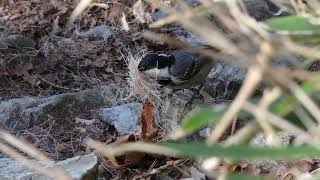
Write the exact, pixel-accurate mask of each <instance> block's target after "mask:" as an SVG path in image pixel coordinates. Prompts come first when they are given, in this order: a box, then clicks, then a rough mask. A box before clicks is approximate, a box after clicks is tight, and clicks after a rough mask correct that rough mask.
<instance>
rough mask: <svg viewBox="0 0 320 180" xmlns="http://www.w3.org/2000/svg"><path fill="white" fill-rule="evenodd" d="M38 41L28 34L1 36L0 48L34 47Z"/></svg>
mask: <svg viewBox="0 0 320 180" xmlns="http://www.w3.org/2000/svg"><path fill="white" fill-rule="evenodd" d="M35 46H36V42H35V41H34V40H33V39H31V38H29V37H26V36H23V35H19V34H14V35H9V36H3V37H0V49H20V50H21V49H33V48H35Z"/></svg>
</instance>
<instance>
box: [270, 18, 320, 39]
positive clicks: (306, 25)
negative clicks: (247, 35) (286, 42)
mask: <svg viewBox="0 0 320 180" xmlns="http://www.w3.org/2000/svg"><path fill="white" fill-rule="evenodd" d="M315 18H316V17H315ZM264 23H265V24H267V25H268V26H269V27H270V28H271V29H272V30H274V31H276V32H279V33H281V34H286V35H289V36H291V38H292V39H293V40H294V41H296V42H300V43H317V42H320V29H319V28H320V26H319V24H316V23H312V22H311V19H310V18H307V17H302V16H287V17H281V18H272V19H269V20H266V21H265V22H264Z"/></svg>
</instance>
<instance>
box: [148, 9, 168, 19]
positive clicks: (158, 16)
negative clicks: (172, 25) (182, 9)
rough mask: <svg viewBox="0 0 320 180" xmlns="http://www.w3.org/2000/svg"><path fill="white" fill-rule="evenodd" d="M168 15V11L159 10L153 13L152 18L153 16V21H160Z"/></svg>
mask: <svg viewBox="0 0 320 180" xmlns="http://www.w3.org/2000/svg"><path fill="white" fill-rule="evenodd" d="M167 16H168V13H165V12H164V11H162V10H159V11H157V12H155V13H153V14H152V15H151V18H152V20H153V21H158V20H160V19H162V18H165V17H167Z"/></svg>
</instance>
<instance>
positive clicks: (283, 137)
mask: <svg viewBox="0 0 320 180" xmlns="http://www.w3.org/2000/svg"><path fill="white" fill-rule="evenodd" d="M277 136H278V138H279V140H280V143H281V145H282V146H284V147H286V146H288V145H289V144H290V141H291V139H292V137H293V135H291V134H289V133H287V132H278V133H277ZM250 145H251V146H253V147H256V148H263V147H270V146H271V145H270V143H269V142H268V141H267V138H266V136H265V135H263V134H258V135H257V136H256V137H255V138H254V139H253V140H251V141H250ZM250 163H253V164H256V165H258V166H259V167H260V168H261V170H262V172H266V173H271V174H276V175H278V176H279V177H280V176H281V174H282V173H284V172H285V168H286V167H284V165H283V163H281V161H268V160H265V161H258V160H257V161H251V162H250Z"/></svg>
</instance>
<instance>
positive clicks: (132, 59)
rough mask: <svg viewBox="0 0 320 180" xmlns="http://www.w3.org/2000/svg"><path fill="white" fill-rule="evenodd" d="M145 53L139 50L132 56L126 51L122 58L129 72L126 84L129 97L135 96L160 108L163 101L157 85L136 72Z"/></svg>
mask: <svg viewBox="0 0 320 180" xmlns="http://www.w3.org/2000/svg"><path fill="white" fill-rule="evenodd" d="M146 53H147V51H146V50H141V51H140V52H139V53H137V54H136V55H133V54H132V53H131V52H130V50H128V53H127V54H126V55H124V56H123V58H124V59H125V61H126V63H127V66H128V70H129V77H128V84H129V86H130V96H137V97H139V99H141V100H142V101H150V102H152V103H154V104H155V105H156V106H157V107H160V106H161V105H162V104H163V100H162V98H161V92H160V91H159V85H158V84H157V83H156V81H154V80H151V79H149V78H147V77H145V76H143V74H141V73H140V72H139V70H138V65H139V62H140V61H141V58H143V56H144V55H145V54H146Z"/></svg>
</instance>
